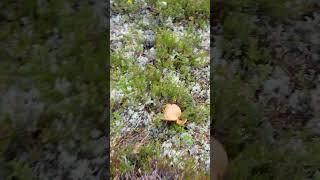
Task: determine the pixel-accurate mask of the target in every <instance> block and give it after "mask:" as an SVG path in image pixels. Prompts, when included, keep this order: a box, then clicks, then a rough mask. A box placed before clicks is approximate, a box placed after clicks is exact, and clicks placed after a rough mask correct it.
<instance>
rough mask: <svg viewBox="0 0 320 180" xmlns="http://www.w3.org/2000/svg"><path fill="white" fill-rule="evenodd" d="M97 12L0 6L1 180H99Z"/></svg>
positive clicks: (102, 82) (102, 48)
mask: <svg viewBox="0 0 320 180" xmlns="http://www.w3.org/2000/svg"><path fill="white" fill-rule="evenodd" d="M103 8H107V7H104V6H103V4H95V3H91V4H90V3H88V2H87V1H77V2H76V1H62V0H57V1H34V0H26V1H19V2H13V1H1V3H0V9H1V20H0V24H1V25H0V29H1V30H0V31H1V35H0V36H1V37H0V39H1V41H0V49H1V50H0V51H1V52H0V56H1V60H0V79H1V80H0V81H1V82H0V86H1V88H0V96H1V98H0V137H1V139H0V155H1V156H0V166H1V167H0V177H1V179H55V178H57V179H73V178H77V177H79V175H80V176H81V178H87V179H88V178H89V179H90V178H98V177H103V176H106V174H105V173H106V171H105V170H104V167H105V166H106V162H107V161H106V152H105V149H107V146H106V142H105V141H106V137H105V136H104V135H103V134H104V133H106V131H107V129H106V128H105V124H106V119H103V118H102V117H101V115H102V113H103V111H104V108H105V107H103V104H105V103H106V101H105V94H106V91H105V89H106V84H107V79H106V68H105V64H106V61H107V58H108V54H107V53H106V45H107V44H106V41H107V38H106V37H107V35H106V33H105V32H106V29H105V25H102V24H101V22H102V21H104V19H106V17H105V15H104V14H103V13H101V12H103ZM97 124H99V125H101V126H97ZM93 146H94V147H95V148H94V149H95V150H92V149H93V148H92V147H93ZM98 167H99V168H98Z"/></svg>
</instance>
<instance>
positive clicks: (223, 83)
mask: <svg viewBox="0 0 320 180" xmlns="http://www.w3.org/2000/svg"><path fill="white" fill-rule="evenodd" d="M215 7H216V8H215V9H214V11H215V12H216V13H217V15H216V16H215V17H217V18H218V19H216V20H215V22H216V27H218V26H220V27H222V35H223V37H222V36H221V35H219V34H218V33H216V32H218V31H216V32H213V33H214V34H215V33H216V34H215V36H214V44H215V45H214V47H213V49H214V52H216V53H215V54H214V55H213V59H215V62H216V63H215V65H214V66H215V68H214V71H215V72H214V77H213V78H214V83H215V86H214V89H213V91H214V97H215V99H216V101H215V109H214V116H215V122H214V128H215V131H216V134H215V135H216V136H218V137H219V139H221V140H222V141H223V143H224V145H225V146H226V150H227V152H228V155H229V157H230V166H229V168H228V174H227V179H239V180H240V179H287V178H288V177H290V178H292V179H319V170H320V169H319V168H320V164H319V162H320V159H319V155H318V154H319V147H318V146H319V133H318V132H319V128H317V127H318V126H317V125H316V124H315V122H319V120H317V119H319V113H318V108H317V107H318V106H319V103H314V102H315V99H318V97H319V96H318V95H316V94H317V93H316V92H317V91H318V89H319V86H320V85H319V81H318V80H319V72H320V71H319V69H318V68H319V64H318V63H317V62H318V55H319V51H318V50H316V49H318V48H319V44H318V43H317V42H315V41H314V40H313V38H311V37H318V36H319V32H318V31H317V30H316V29H317V27H316V26H317V25H316V24H317V22H318V20H317V19H318V18H319V14H318V13H316V11H317V10H319V3H317V2H315V1H295V2H292V1H286V0H284V1H263V0H262V1H251V0H245V1H233V0H232V1H228V2H220V4H219V2H218V3H216V6H215ZM219 8H223V10H221V9H219ZM219 18H220V19H219ZM216 27H212V28H213V29H215V28H216ZM305 34H309V35H308V36H305ZM306 46H308V47H309V48H310V49H306V48H303V47H306ZM306 54H309V55H310V56H307V55H306ZM305 67H308V68H305ZM316 104H317V105H316Z"/></svg>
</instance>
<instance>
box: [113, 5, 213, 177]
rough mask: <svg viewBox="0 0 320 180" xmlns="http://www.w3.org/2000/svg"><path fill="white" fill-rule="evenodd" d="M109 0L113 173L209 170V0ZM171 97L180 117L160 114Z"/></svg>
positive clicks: (176, 173)
mask: <svg viewBox="0 0 320 180" xmlns="http://www.w3.org/2000/svg"><path fill="white" fill-rule="evenodd" d="M192 2H193V1H190V0H187V1H179V0H169V1H148V0H146V1H144V0H136V1H133V3H130V2H129V1H127V0H115V1H111V19H110V28H111V29H110V43H111V72H110V73H111V95H110V97H111V113H112V116H111V132H110V137H111V140H110V143H111V147H110V149H111V154H110V155H111V167H112V171H111V173H112V176H113V177H118V178H120V177H122V178H123V177H126V178H129V179H132V178H135V177H144V178H147V177H149V178H150V177H153V178H160V177H162V178H170V177H171V178H178V177H179V178H182V177H189V178H191V177H201V176H202V177H205V176H206V177H208V174H209V165H210V153H209V151H210V144H209V138H210V134H209V130H210V129H209V126H210V120H209V113H210V84H209V77H210V61H209V48H210V44H209V43H210V37H209V36H210V29H209V7H210V6H209V1H208V0H204V1H198V2H197V4H194V5H191V6H189V5H190V3H192ZM169 103H175V104H177V105H178V106H180V108H181V110H182V117H183V119H187V122H186V124H185V125H183V126H180V125H177V124H175V123H168V122H167V121H163V120H162V119H163V111H162V110H163V108H162V107H163V106H164V105H166V104H169Z"/></svg>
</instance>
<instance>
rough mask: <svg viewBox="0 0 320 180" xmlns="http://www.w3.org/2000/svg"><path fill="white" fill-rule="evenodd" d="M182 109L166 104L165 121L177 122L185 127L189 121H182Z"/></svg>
mask: <svg viewBox="0 0 320 180" xmlns="http://www.w3.org/2000/svg"><path fill="white" fill-rule="evenodd" d="M180 116H181V109H180V107H179V106H178V105H176V104H166V105H165V108H164V120H166V121H176V123H177V124H179V125H184V124H185V123H186V122H187V120H186V119H185V120H181V119H180Z"/></svg>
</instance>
